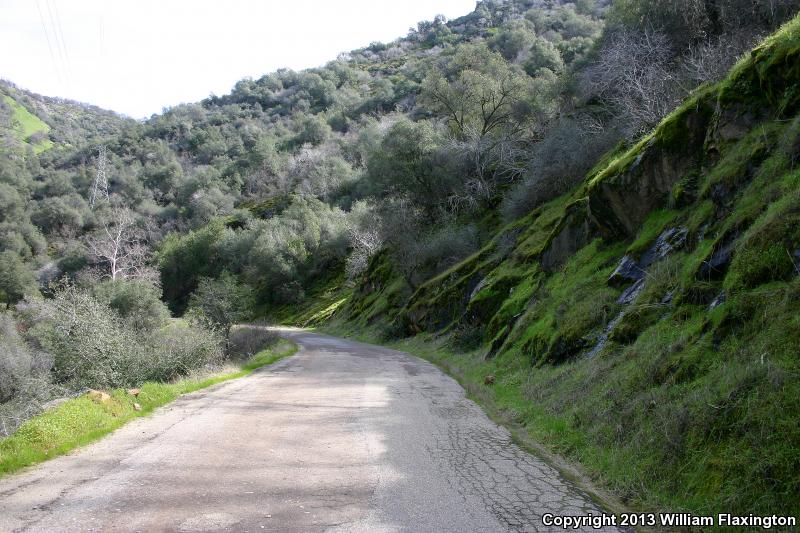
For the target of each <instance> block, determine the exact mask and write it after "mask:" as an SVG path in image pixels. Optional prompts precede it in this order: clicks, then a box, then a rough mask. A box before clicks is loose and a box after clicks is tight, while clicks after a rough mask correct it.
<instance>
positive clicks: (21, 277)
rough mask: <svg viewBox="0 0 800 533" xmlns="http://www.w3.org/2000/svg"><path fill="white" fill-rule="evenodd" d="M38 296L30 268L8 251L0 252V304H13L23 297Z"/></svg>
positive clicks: (17, 256) (16, 255)
mask: <svg viewBox="0 0 800 533" xmlns="http://www.w3.org/2000/svg"><path fill="white" fill-rule="evenodd" d="M37 294H39V286H38V284H37V283H36V279H35V278H34V277H33V273H32V272H31V271H30V268H29V267H28V266H27V265H26V264H25V263H23V262H22V259H21V258H20V256H19V255H18V254H17V253H15V252H12V251H10V250H6V251H4V252H0V303H5V304H14V303H16V302H17V301H19V300H21V299H22V298H23V297H25V296H33V295H37Z"/></svg>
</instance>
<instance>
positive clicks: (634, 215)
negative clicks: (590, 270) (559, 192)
mask: <svg viewBox="0 0 800 533" xmlns="http://www.w3.org/2000/svg"><path fill="white" fill-rule="evenodd" d="M712 112H713V110H712V109H711V106H710V104H709V103H708V102H703V101H701V102H698V104H697V106H696V107H695V108H692V109H689V110H686V111H685V112H684V114H683V115H682V116H680V117H676V118H675V119H674V122H672V123H670V124H668V125H665V126H662V127H661V128H660V129H659V130H658V131H657V132H656V137H654V138H653V139H652V140H651V141H650V142H649V143H648V144H647V145H646V146H644V147H643V148H641V152H640V153H639V154H638V156H637V157H636V158H635V159H634V160H633V161H632V162H631V163H630V164H629V165H628V167H627V168H625V169H624V170H621V171H620V172H618V173H617V174H614V175H610V176H606V177H603V178H602V179H601V180H600V181H599V182H598V183H596V184H595V185H593V186H592V187H591V190H590V191H589V201H588V205H589V216H590V218H591V219H592V222H593V223H594V224H595V225H597V227H598V228H600V232H601V233H602V235H603V237H605V238H609V239H617V238H625V237H633V236H635V235H636V233H637V232H638V231H639V228H641V225H642V223H643V222H644V221H645V220H646V219H647V217H648V216H649V215H650V213H651V212H652V211H653V210H654V209H657V208H659V207H661V206H663V205H665V203H666V201H667V199H668V197H669V195H670V193H671V191H672V188H673V187H674V185H675V184H676V183H677V182H678V181H680V180H681V179H682V178H683V177H684V176H686V175H687V173H688V172H689V171H690V170H691V169H693V168H696V167H697V165H698V164H699V163H700V161H701V160H702V158H703V150H702V148H699V149H698V147H702V146H703V143H704V141H705V138H706V135H707V131H708V127H709V122H710V120H711V115H712Z"/></svg>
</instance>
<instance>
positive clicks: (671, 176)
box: [333, 19, 800, 514]
mask: <svg viewBox="0 0 800 533" xmlns="http://www.w3.org/2000/svg"><path fill="white" fill-rule="evenodd" d="M799 46H800V20H798V19H795V20H794V21H793V22H791V23H790V24H788V25H787V26H785V27H784V28H782V29H781V31H780V32H778V33H777V34H775V35H773V36H772V37H770V38H769V39H767V40H766V41H764V42H763V43H762V44H760V45H759V46H758V47H757V48H756V49H755V50H753V52H752V53H751V54H749V55H748V56H746V57H745V58H744V59H742V60H741V61H740V62H739V63H738V64H737V65H736V66H735V67H734V68H733V70H732V71H731V72H730V74H729V75H728V76H727V77H726V78H725V79H724V80H723V81H721V82H719V83H717V84H713V85H707V86H704V87H701V88H699V89H697V90H696V91H695V92H694V93H693V94H692V95H691V96H690V97H689V98H687V99H686V101H684V102H683V103H682V104H681V106H680V107H679V108H678V109H676V110H675V111H673V112H672V113H671V114H670V115H669V116H668V117H666V118H665V119H664V120H663V121H662V122H661V123H660V124H659V125H658V126H657V127H656V128H655V129H654V130H653V131H652V132H651V133H649V134H647V135H646V136H644V137H643V138H641V139H640V140H638V141H637V142H636V143H635V144H634V145H633V146H632V147H630V148H624V149H620V150H617V151H613V152H611V153H609V154H607V155H606V156H604V157H603V158H602V159H601V160H600V161H599V162H598V164H597V165H596V167H595V168H594V169H593V170H592V171H591V172H590V173H589V174H588V175H587V177H586V179H585V181H584V182H582V183H581V184H579V185H578V186H577V187H576V188H574V189H573V190H572V191H570V192H569V193H567V194H565V195H563V196H561V197H559V198H557V199H555V200H553V201H550V202H548V203H546V204H544V205H542V206H541V207H538V208H537V209H535V210H534V211H533V212H531V213H530V214H529V215H527V216H526V217H524V218H522V219H520V220H518V221H515V222H514V223H512V224H509V225H508V226H505V227H504V228H502V230H500V231H499V232H498V233H496V234H495V236H494V237H493V238H492V239H491V240H490V241H489V243H488V244H487V245H486V246H484V247H483V248H482V249H481V250H480V251H479V252H477V253H476V254H474V255H472V256H471V257H469V258H468V259H466V260H464V261H462V262H459V263H458V264H456V265H454V266H453V267H452V268H451V269H449V270H447V271H445V272H443V273H441V274H439V275H438V276H436V277H434V278H432V279H430V280H428V281H426V282H424V283H423V284H422V285H421V286H420V287H419V288H418V289H416V291H414V292H413V294H411V296H410V297H405V296H404V295H403V294H402V288H403V286H404V284H403V282H402V276H401V275H400V274H399V273H398V272H397V271H396V269H394V268H393V267H392V265H391V263H390V262H389V261H388V260H387V256H385V255H379V256H377V257H376V258H375V259H374V260H373V261H372V263H371V264H370V268H369V269H368V271H367V272H366V274H365V276H364V279H363V280H362V281H361V282H360V283H359V284H358V285H357V286H356V287H355V289H354V290H353V292H352V295H351V296H349V297H348V298H347V299H346V300H344V301H342V302H341V305H340V306H339V308H338V309H337V310H336V311H335V313H334V314H333V317H334V318H333V321H334V322H333V323H334V324H336V326H335V327H337V328H339V329H340V330H341V329H342V328H343V329H344V330H349V331H351V332H354V333H357V332H361V334H363V332H364V331H370V330H372V331H376V332H380V333H379V334H381V335H383V336H384V338H392V337H397V336H400V337H404V336H406V335H418V336H419V338H420V339H427V341H426V342H427V343H430V342H431V340H433V341H434V343H435V344H436V343H438V345H440V346H442V344H441V343H442V340H441V339H442V338H443V339H447V342H446V344H444V345H443V347H441V348H440V351H439V352H438V353H431V352H430V349H426V348H425V342H423V343H422V344H418V343H416V341H414V340H408V341H405V342H406V343H408V345H409V346H411V347H412V349H417V350H419V351H421V352H422V353H423V354H427V356H428V357H431V358H433V359H434V360H436V361H438V362H440V363H441V364H444V365H446V366H447V367H449V368H451V370H452V371H454V372H456V373H457V374H460V375H461V376H462V379H463V380H465V381H466V382H467V383H468V384H470V385H472V386H473V387H474V388H475V389H476V391H477V392H476V393H477V394H479V395H481V396H486V397H488V398H489V401H490V402H493V403H494V404H496V405H497V406H499V407H500V408H501V409H502V410H504V411H505V413H506V414H507V415H508V416H509V417H511V418H512V419H513V420H514V421H515V422H517V423H519V424H522V425H523V426H524V427H525V428H526V429H527V431H529V432H530V433H531V434H532V435H533V436H534V437H536V438H537V439H538V440H540V441H542V442H545V443H547V444H549V445H550V446H552V447H554V448H555V449H557V450H560V451H561V452H563V453H566V454H568V455H569V456H571V457H574V458H575V459H577V460H578V461H580V463H582V464H583V465H585V466H586V467H587V468H588V469H589V471H590V472H591V473H592V474H593V475H595V476H596V477H597V478H598V479H601V480H602V481H604V482H605V483H608V484H610V485H611V486H612V487H613V488H614V489H615V490H616V491H617V492H618V493H619V494H620V495H622V496H623V497H624V498H625V499H627V500H629V501H633V502H635V503H636V504H637V505H639V506H643V507H645V508H652V506H656V508H658V509H673V510H674V509H682V510H686V511H692V512H697V513H714V512H717V511H718V510H719V509H723V508H724V509H731V510H734V511H735V512H736V513H741V514H746V513H755V514H772V513H778V514H781V513H787V512H788V514H797V513H798V512H800V507H798V502H800V480H799V479H798V477H797V473H798V472H800V468H798V467H799V466H800V465H799V464H798V461H800V455H799V454H798V450H800V432H798V427H800V426H798V424H797V420H798V415H800V410H799V408H800V405H799V404H798V398H800V390H798V385H797V380H796V379H794V376H796V375H797V372H798V358H797V354H798V353H799V350H800V321H798V317H800V307H799V305H800V304H798V302H800V278H799V277H798V274H800V169H798V166H797V161H798V157H800V152H799V151H798V149H799V148H800V116H798V111H800V108H799V107H798V105H799V104H800V99H799V98H798V93H797V87H798V84H800V70H798V65H800V57H798V53H799V52H798V50H800V47H799ZM426 332H427V333H426ZM437 338H438V339H439V340H438V341H436V339H437ZM464 352H466V353H464ZM489 375H491V376H493V377H494V381H493V383H492V384H488V385H487V384H484V377H485V376H489Z"/></svg>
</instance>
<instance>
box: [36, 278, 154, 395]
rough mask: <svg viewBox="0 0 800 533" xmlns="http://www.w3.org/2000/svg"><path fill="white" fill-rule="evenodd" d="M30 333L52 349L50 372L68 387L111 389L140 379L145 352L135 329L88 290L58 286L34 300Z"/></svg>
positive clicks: (144, 370)
mask: <svg viewBox="0 0 800 533" xmlns="http://www.w3.org/2000/svg"><path fill="white" fill-rule="evenodd" d="M33 307H34V309H35V310H36V311H37V316H36V318H35V322H36V323H35V325H34V327H33V328H32V330H31V335H32V336H33V337H34V338H35V339H36V340H37V341H38V342H39V343H40V344H41V346H42V347H43V348H44V349H45V350H47V351H48V352H50V353H51V354H53V358H54V361H53V363H54V365H53V376H54V379H55V380H56V382H57V383H61V384H63V385H65V386H67V387H68V388H70V389H73V390H77V389H80V388H84V387H93V388H111V387H120V386H125V385H132V384H134V383H137V382H139V381H142V378H143V377H144V374H145V373H146V371H147V369H146V361H145V354H144V353H143V347H142V346H141V343H140V342H139V341H140V339H138V338H137V337H136V336H135V335H134V332H133V330H131V329H129V328H126V327H125V325H124V323H123V322H122V320H121V318H120V316H119V315H118V314H117V313H116V312H115V311H113V310H112V309H111V308H110V307H108V306H107V305H104V304H103V303H101V302H100V301H98V300H97V299H95V298H94V297H93V296H92V295H91V294H90V293H89V292H87V291H83V290H80V289H78V288H76V287H72V286H64V287H59V288H57V289H56V290H55V292H54V295H53V298H52V299H51V300H45V301H41V302H36V303H34V304H33Z"/></svg>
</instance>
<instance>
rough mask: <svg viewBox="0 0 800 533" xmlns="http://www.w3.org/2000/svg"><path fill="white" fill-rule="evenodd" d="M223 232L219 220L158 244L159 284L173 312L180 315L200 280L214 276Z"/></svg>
mask: <svg viewBox="0 0 800 533" xmlns="http://www.w3.org/2000/svg"><path fill="white" fill-rule="evenodd" d="M224 230H225V227H224V225H223V223H222V222H221V221H214V222H212V223H211V224H209V225H207V226H205V227H203V228H201V229H198V230H196V231H190V232H189V233H187V234H186V235H178V234H175V233H173V234H170V235H167V237H166V238H165V239H164V241H163V242H162V243H161V246H160V248H159V251H158V255H157V259H158V265H159V270H160V271H161V285H162V287H164V298H165V299H166V300H167V302H168V303H169V305H170V307H171V308H172V310H173V311H175V312H181V311H183V310H184V309H185V308H186V305H187V303H188V299H189V295H190V294H191V293H192V291H194V289H195V288H196V287H197V283H198V281H199V279H200V277H203V276H206V277H208V276H214V275H216V274H217V273H219V272H220V271H221V265H220V261H219V259H218V256H217V254H216V245H217V242H218V241H219V240H220V239H221V238H222V235H223V232H224Z"/></svg>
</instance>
